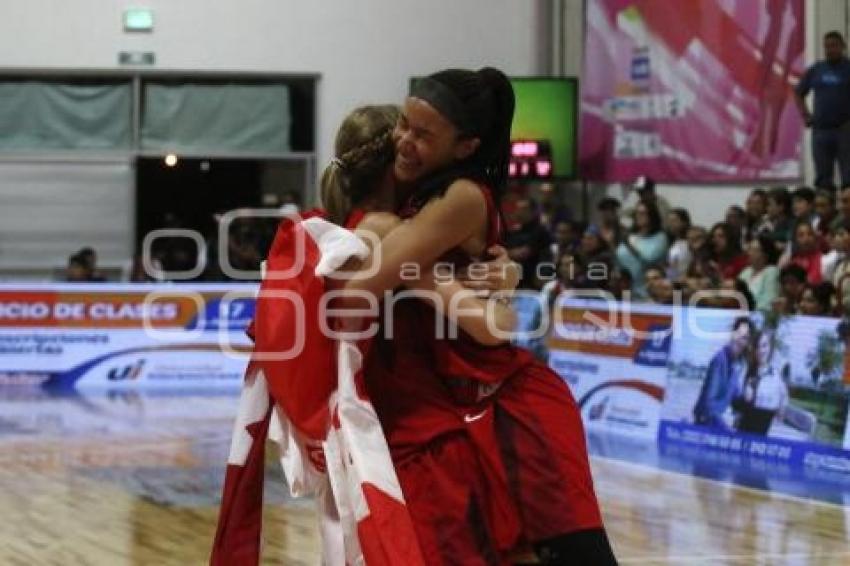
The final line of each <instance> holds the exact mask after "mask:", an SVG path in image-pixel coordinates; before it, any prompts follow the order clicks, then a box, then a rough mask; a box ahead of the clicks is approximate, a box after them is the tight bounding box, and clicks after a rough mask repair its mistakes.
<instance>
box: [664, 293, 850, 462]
mask: <svg viewBox="0 0 850 566" xmlns="http://www.w3.org/2000/svg"><path fill="white" fill-rule="evenodd" d="M690 316H691V317H692V321H693V322H694V324H685V325H683V329H684V334H683V336H682V338H681V339H679V340H675V341H674V343H673V348H672V352H671V355H670V363H669V375H668V379H667V395H666V398H665V402H664V409H663V415H662V418H663V419H664V421H665V423H672V424H683V425H690V426H696V427H701V428H706V429H710V430H714V431H722V432H724V433H743V434H746V435H751V436H752V435H755V436H763V437H769V438H776V439H783V440H788V441H799V442H804V443H813V444H821V445H827V446H832V447H838V448H840V447H842V446H843V445H844V437H845V430H846V425H847V412H848V397H850V381H848V376H847V374H846V371H845V367H846V364H845V357H846V355H847V351H848V349H847V347H846V341H847V339H848V329H847V328H846V327H845V324H844V323H841V322H840V321H839V320H837V319H832V318H821V317H809V316H783V317H780V316H776V315H774V314H772V313H767V314H766V315H765V316H762V315H760V314H759V315H746V314H741V313H740V312H734V311H716V310H709V309H692V310H691V311H690ZM724 331H725V332H724ZM703 332H706V334H705V335H703ZM844 447H845V448H847V446H844Z"/></svg>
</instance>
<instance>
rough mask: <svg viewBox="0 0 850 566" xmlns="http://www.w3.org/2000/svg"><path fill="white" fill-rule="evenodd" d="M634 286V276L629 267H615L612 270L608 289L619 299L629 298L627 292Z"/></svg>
mask: <svg viewBox="0 0 850 566" xmlns="http://www.w3.org/2000/svg"><path fill="white" fill-rule="evenodd" d="M632 286H634V277H632V273H631V272H630V271H629V270H628V269H619V268H617V269H614V271H612V272H611V278H610V281H609V282H608V290H609V291H610V292H611V294H612V295H613V296H614V298H615V299H616V300H618V301H625V300H627V298H628V295H627V294H626V293H631V292H632Z"/></svg>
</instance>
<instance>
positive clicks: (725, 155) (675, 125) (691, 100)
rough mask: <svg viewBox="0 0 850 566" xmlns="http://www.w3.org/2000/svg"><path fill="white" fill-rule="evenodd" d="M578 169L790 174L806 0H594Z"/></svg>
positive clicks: (798, 138)
mask: <svg viewBox="0 0 850 566" xmlns="http://www.w3.org/2000/svg"><path fill="white" fill-rule="evenodd" d="M586 19H587V21H586V25H587V33H586V44H585V50H584V52H585V59H584V73H583V80H582V102H581V108H582V116H581V118H582V123H581V124H582V133H581V136H580V140H581V147H580V175H581V177H583V178H585V179H588V180H592V181H606V182H628V181H633V180H634V179H635V178H636V177H638V176H640V175H648V176H650V177H652V178H653V179H655V180H656V181H660V182H677V183H691V182H697V183H699V182H718V181H719V182H732V181H752V180H792V179H799V178H800V176H801V164H800V152H801V147H802V139H803V137H802V132H803V124H802V121H801V119H800V117H799V115H798V113H797V110H796V108H795V106H794V98H793V87H794V85H795V84H796V83H797V81H798V80H799V77H800V75H801V73H802V70H803V34H804V30H805V25H804V20H803V0H687V1H681V0H680V1H670V0H587V13H586Z"/></svg>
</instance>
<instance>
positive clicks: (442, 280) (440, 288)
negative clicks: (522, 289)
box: [349, 212, 517, 346]
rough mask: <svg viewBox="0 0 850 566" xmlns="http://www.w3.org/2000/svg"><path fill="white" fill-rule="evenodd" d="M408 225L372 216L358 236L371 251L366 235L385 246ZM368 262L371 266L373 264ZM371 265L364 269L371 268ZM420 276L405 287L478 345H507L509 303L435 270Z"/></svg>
mask: <svg viewBox="0 0 850 566" xmlns="http://www.w3.org/2000/svg"><path fill="white" fill-rule="evenodd" d="M405 224H406V223H402V222H401V221H400V220H399V219H398V217H397V216H395V215H393V214H390V213H384V212H378V213H370V214H367V215H366V217H365V218H364V219H363V221H362V222H361V223H360V224H359V225H358V227H357V230H356V232H357V233H358V234H359V235H361V237H363V238H364V240H365V241H366V242H367V243H368V244H369V245H370V247H371V246H372V245H373V244H375V238H369V237H368V236H367V235H366V234H365V233H366V232H371V233H372V234H374V235H375V236H377V240H380V244H381V245H382V244H383V241H384V239H385V238H387V237H388V236H389V235H390V234H391V233H394V232H395V231H396V230H399V229H401V228H402V227H403V226H404V225H405ZM369 257H370V258H373V257H375V254H374V253H373V254H370V256H369ZM366 262H367V263H369V265H371V263H370V260H366ZM381 263H383V261H382V262H381ZM369 265H365V266H363V267H367V268H368V267H369ZM349 267H353V266H349ZM419 275H420V276H419V277H418V278H417V279H412V280H405V281H404V286H405V287H407V288H409V289H416V290H419V291H423V292H424V293H423V295H422V297H421V298H422V300H425V301H429V302H430V303H431V305H432V306H433V307H434V309H435V310H436V311H437V312H438V313H440V314H441V315H443V316H445V317H446V318H448V319H449V320H451V321H452V322H454V323H456V324H457V325H458V326H459V327H460V328H462V329H463V330H464V331H465V332H466V333H467V334H469V335H470V336H471V337H472V338H473V339H474V340H475V341H477V342H479V343H481V344H484V345H491V346H492V345H496V344H501V343H502V342H504V341H505V339H506V334H507V333H510V332H512V331H513V330H514V328H515V327H516V313H515V312H514V310H513V308H511V306H510V304H509V302H508V301H505V300H504V299H502V300H498V299H490V300H489V301H488V300H486V299H483V298H481V297H479V296H477V294H476V293H475V291H473V290H470V289H468V288H466V287H464V285H463V284H461V283H460V282H459V281H457V280H456V279H455V278H454V277H441V276H438V274H437V273H436V272H435V270H434V269H433V266H429V267H428V268H427V269H421V270H420V273H419ZM511 283H512V284H511ZM516 283H517V281H513V282H511V281H509V282H508V283H507V285H504V284H503V285H504V286H503V287H502V288H505V287H507V288H509V289H513V288H514V287H515V286H516Z"/></svg>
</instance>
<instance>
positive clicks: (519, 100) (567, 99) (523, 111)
mask: <svg viewBox="0 0 850 566" xmlns="http://www.w3.org/2000/svg"><path fill="white" fill-rule="evenodd" d="M511 84H512V85H513V87H514V96H515V97H516V109H515V110H514V122H513V126H512V128H511V139H512V140H536V141H548V142H549V144H550V146H551V149H552V169H553V172H552V174H553V176H554V177H561V178H575V177H576V176H577V171H576V169H577V166H576V155H577V151H576V149H577V148H576V141H577V140H576V137H577V132H578V127H577V126H578V124H577V120H578V112H577V102H578V81H577V80H576V79H574V78H512V79H511Z"/></svg>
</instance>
